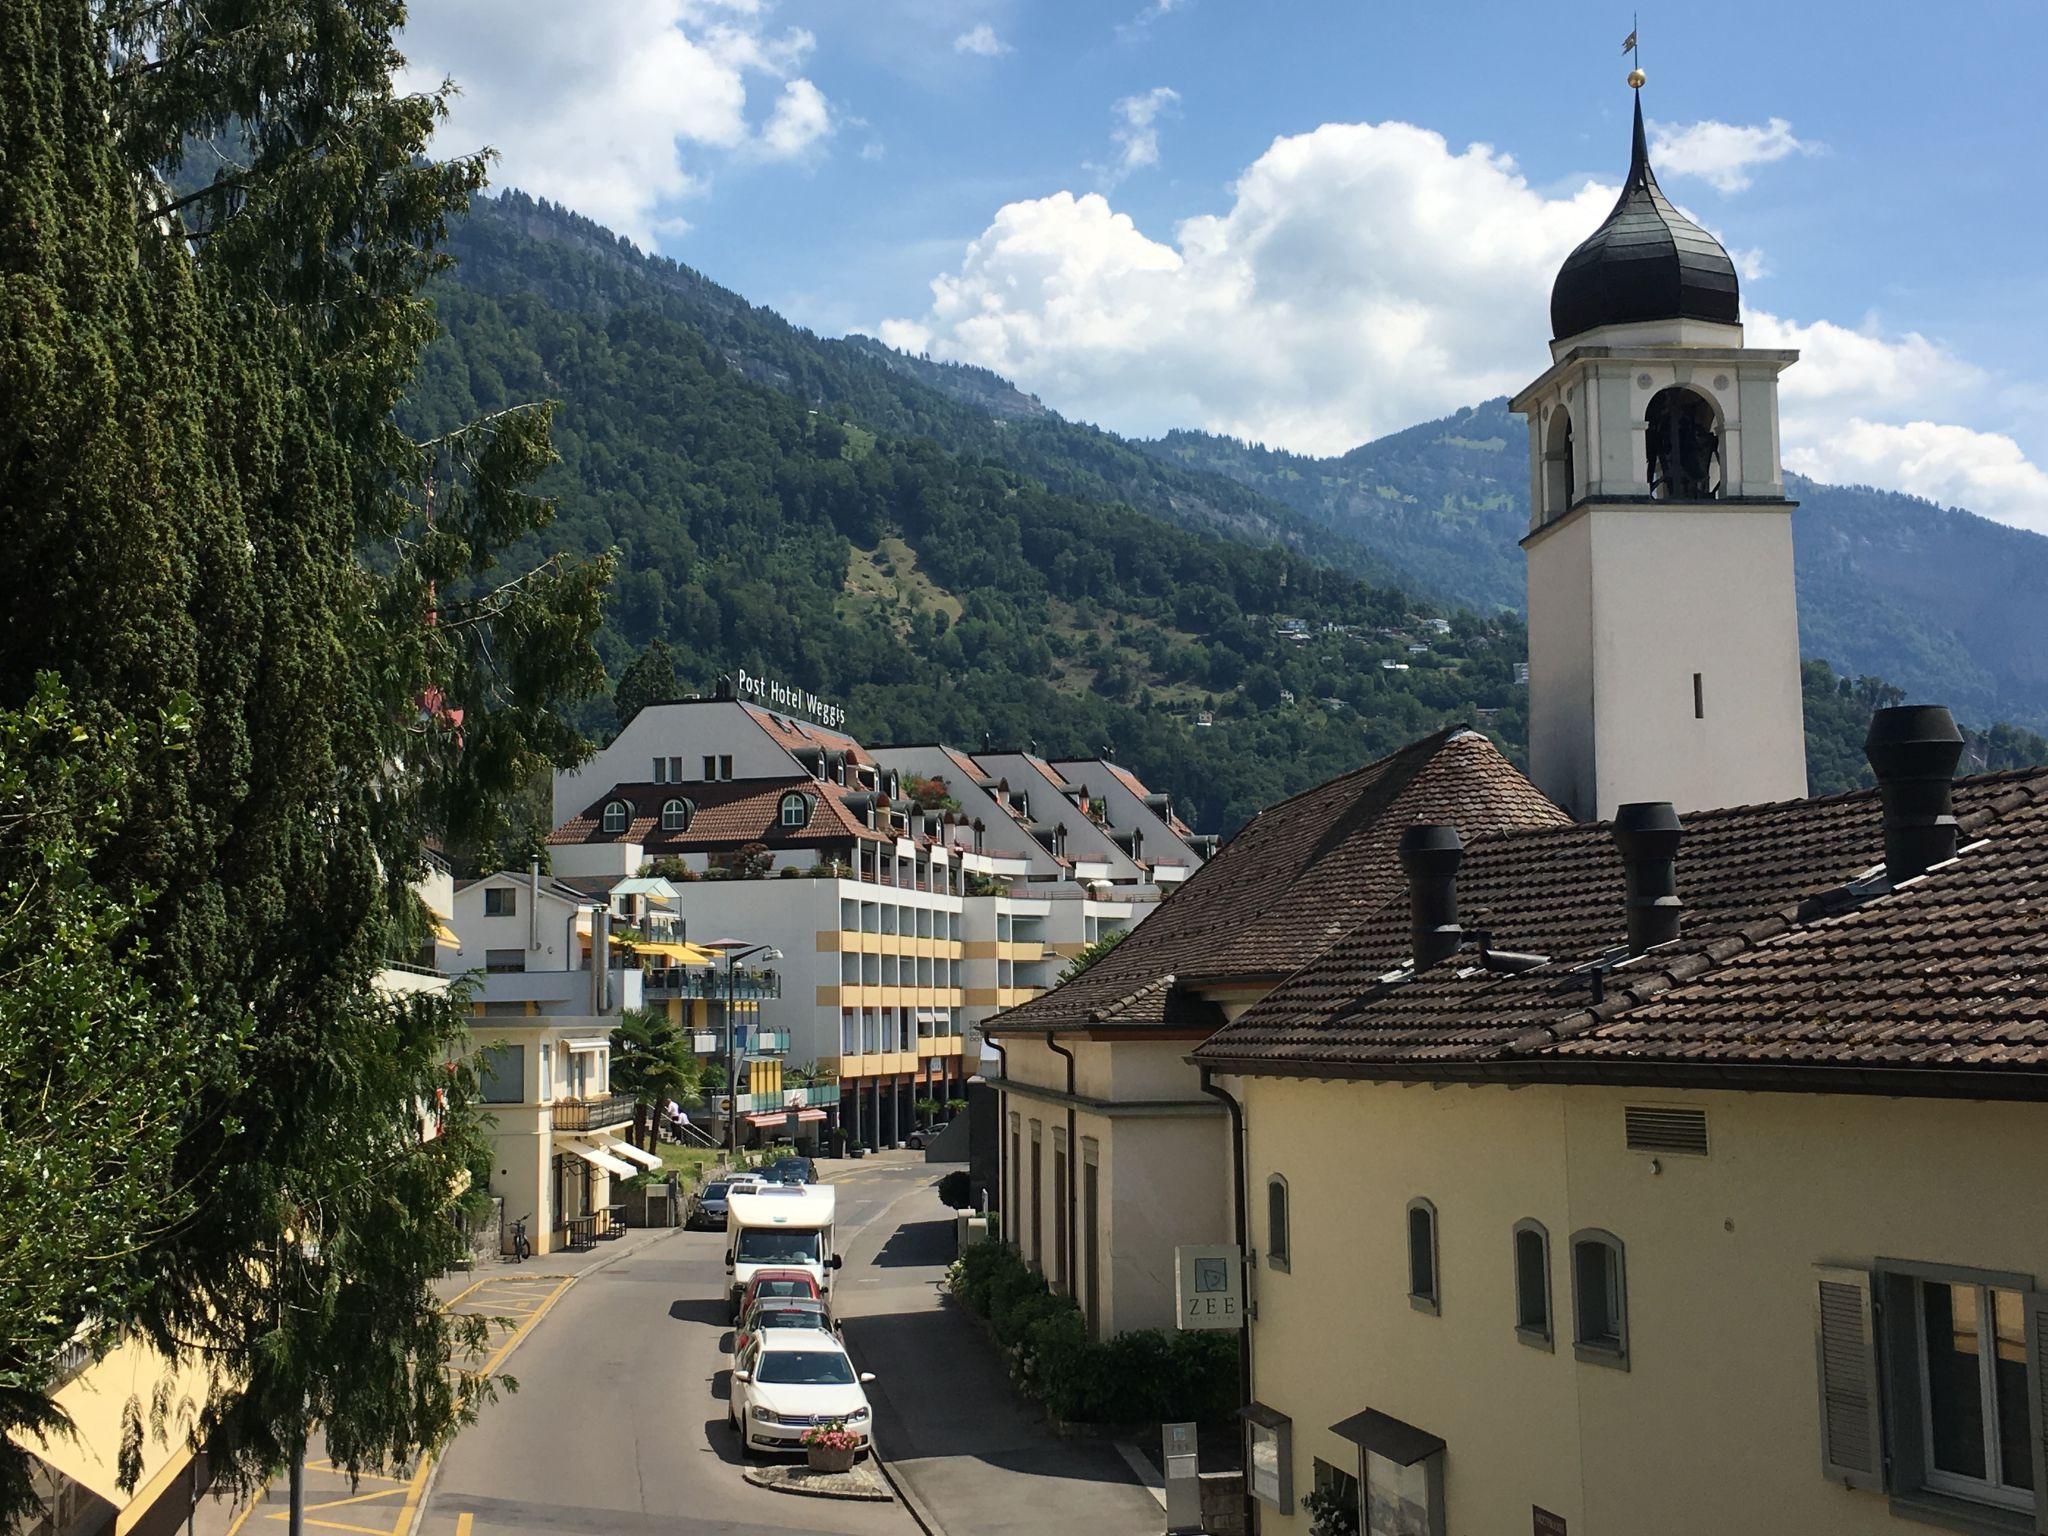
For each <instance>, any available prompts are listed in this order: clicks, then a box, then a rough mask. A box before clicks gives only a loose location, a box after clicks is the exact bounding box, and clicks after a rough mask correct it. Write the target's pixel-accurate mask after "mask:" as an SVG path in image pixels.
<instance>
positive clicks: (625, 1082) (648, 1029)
mask: <svg viewBox="0 0 2048 1536" xmlns="http://www.w3.org/2000/svg"><path fill="white" fill-rule="evenodd" d="M700 1071H701V1069H700V1067H699V1065H698V1062H697V1057H696V1055H695V1053H693V1052H692V1051H691V1049H690V1041H689V1037H688V1036H687V1035H686V1034H684V1032H683V1026H682V1025H680V1024H677V1023H674V1022H673V1021H671V1020H670V1019H669V1018H668V1017H667V1016H666V1015H665V1014H662V1013H658V1012H656V1011H655V1010H654V1009H652V1008H629V1009H628V1010H627V1011H626V1013H625V1015H624V1016H623V1017H622V1018H621V1019H620V1020H619V1027H618V1028H617V1029H615V1030H613V1031H612V1091H613V1092H615V1093H630V1094H631V1095H632V1096H633V1144H634V1145H635V1146H640V1147H645V1148H646V1149H647V1150H648V1151H652V1150H654V1137H653V1135H652V1121H653V1116H654V1110H655V1107H656V1106H657V1105H660V1104H664V1103H666V1102H667V1101H668V1100H670V1099H675V1100H676V1101H677V1102H679V1103H680V1102H682V1101H683V1100H686V1099H691V1098H694V1097H695V1096H696V1093H697V1084H698V1079H699V1076H700Z"/></svg>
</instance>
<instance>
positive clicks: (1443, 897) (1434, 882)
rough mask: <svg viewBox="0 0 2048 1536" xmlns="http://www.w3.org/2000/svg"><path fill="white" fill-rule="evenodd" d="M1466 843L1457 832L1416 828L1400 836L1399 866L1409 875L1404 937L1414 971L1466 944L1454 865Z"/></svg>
mask: <svg viewBox="0 0 2048 1536" xmlns="http://www.w3.org/2000/svg"><path fill="white" fill-rule="evenodd" d="M1464 862H1465V844H1464V842H1463V841H1462V840H1461V839H1460V838H1459V836H1458V829H1457V828H1456V827H1453V826H1443V825H1428V824H1423V825H1417V826H1413V827H1410V828H1409V829H1408V830H1407V831H1406V832H1403V833H1402V834H1401V868H1402V869H1404V870H1406V871H1407V873H1408V936H1409V942H1410V944H1411V945H1412V946H1413V953H1414V964H1415V969H1416V970H1418V971H1423V970H1427V969H1428V968H1429V967H1430V966H1432V965H1435V964H1437V963H1438V962H1439V961H1443V960H1448V959H1450V958H1451V956H1453V955H1455V954H1456V953H1457V952H1458V948H1459V946H1460V945H1461V944H1463V943H1464V942H1465V935H1464V932H1463V930H1461V929H1460V928H1459V927H1458V866H1459V865H1460V864H1463V863H1464Z"/></svg>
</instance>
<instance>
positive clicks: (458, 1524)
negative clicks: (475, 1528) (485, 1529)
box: [455, 1510, 476, 1536]
mask: <svg viewBox="0 0 2048 1536" xmlns="http://www.w3.org/2000/svg"><path fill="white" fill-rule="evenodd" d="M475 1519H476V1516H475V1515H472V1514H471V1513H469V1511H468V1510H464V1511H463V1512H462V1513H461V1514H459V1515H457V1516H456V1517H455V1536H469V1527H470V1523H471V1522H472V1521H473V1520H475Z"/></svg>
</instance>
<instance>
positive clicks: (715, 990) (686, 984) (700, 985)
mask: <svg viewBox="0 0 2048 1536" xmlns="http://www.w3.org/2000/svg"><path fill="white" fill-rule="evenodd" d="M641 974H642V985H643V986H644V988H645V989H646V992H647V995H648V996H649V997H678V998H702V999H704V1000H705V1001H707V1002H714V1003H722V1002H724V1001H725V999H726V997H727V995H728V994H727V991H726V977H725V972H724V971H722V970H692V969H690V968H689V967H688V966H681V965H674V966H670V967H668V968H667V969H666V970H660V971H645V972H642V973H641ZM730 996H731V997H732V999H733V1000H734V1001H735V1002H741V1003H758V1002H760V1001H762V1000H763V999H764V998H771V997H780V996H782V978H781V977H780V976H778V975H777V974H776V973H775V972H773V971H748V970H740V971H735V972H733V975H732V991H731V993H730Z"/></svg>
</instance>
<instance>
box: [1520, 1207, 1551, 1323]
mask: <svg viewBox="0 0 2048 1536" xmlns="http://www.w3.org/2000/svg"><path fill="white" fill-rule="evenodd" d="M1515 1335H1516V1337H1518V1338H1519V1339H1521V1341H1522V1342H1523V1343H1524V1344H1534V1345H1536V1346H1537V1347H1538V1348H1540V1349H1548V1348H1550V1341H1551V1332H1550V1233H1549V1232H1548V1231H1546V1230H1545V1228H1544V1226H1543V1223H1542V1222H1540V1221H1537V1220H1535V1219H1534V1218H1533V1217H1524V1218H1523V1219H1522V1220H1521V1221H1518V1222H1516V1223H1515Z"/></svg>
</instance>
